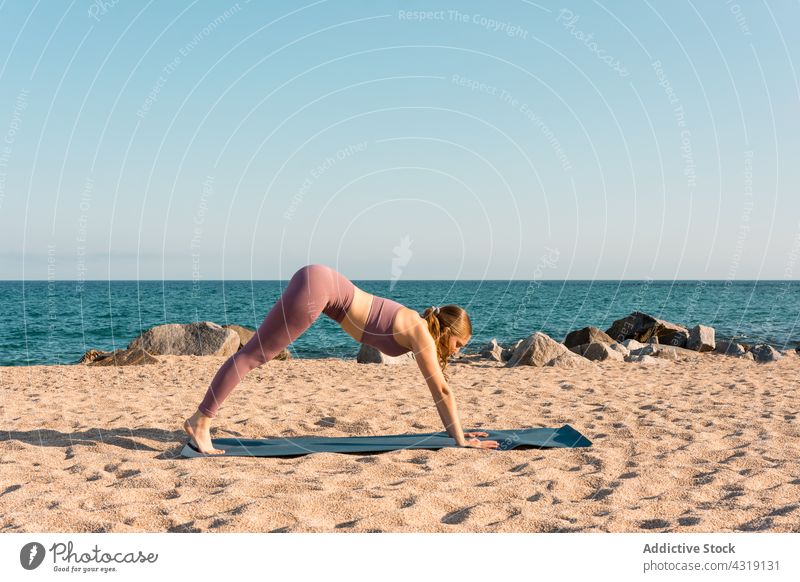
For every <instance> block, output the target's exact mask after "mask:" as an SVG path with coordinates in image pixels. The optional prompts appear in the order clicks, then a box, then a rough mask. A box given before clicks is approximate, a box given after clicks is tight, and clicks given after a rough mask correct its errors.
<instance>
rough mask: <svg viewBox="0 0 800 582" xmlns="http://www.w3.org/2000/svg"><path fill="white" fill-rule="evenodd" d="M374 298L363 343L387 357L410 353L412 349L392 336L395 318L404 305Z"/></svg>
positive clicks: (382, 298) (365, 326) (365, 327)
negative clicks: (402, 344)
mask: <svg viewBox="0 0 800 582" xmlns="http://www.w3.org/2000/svg"><path fill="white" fill-rule="evenodd" d="M373 297H374V299H373V300H372V306H371V307H370V310H369V315H368V316H367V322H366V324H365V325H364V334H363V335H362V336H361V343H363V344H367V345H368V346H372V347H373V348H377V349H378V350H380V351H381V352H382V353H384V354H386V355H387V356H400V355H402V354H405V353H406V352H410V351H411V349H410V348H406V347H403V346H401V345H400V344H399V343H397V341H396V340H395V339H394V336H393V335H392V324H393V323H394V318H395V317H396V316H397V312H398V311H400V309H402V307H403V305H402V304H400V303H398V302H397V301H392V300H391V299H386V298H385V297H378V296H377V295H374V296H373Z"/></svg>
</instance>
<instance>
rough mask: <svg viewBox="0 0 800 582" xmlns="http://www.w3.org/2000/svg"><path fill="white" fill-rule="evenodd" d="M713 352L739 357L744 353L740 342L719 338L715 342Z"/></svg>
mask: <svg viewBox="0 0 800 582" xmlns="http://www.w3.org/2000/svg"><path fill="white" fill-rule="evenodd" d="M714 353H717V354H724V355H726V356H736V357H737V358H741V357H742V356H743V355H744V354H745V349H744V346H743V345H742V344H737V343H736V342H729V341H726V340H719V341H717V342H716V347H715V348H714Z"/></svg>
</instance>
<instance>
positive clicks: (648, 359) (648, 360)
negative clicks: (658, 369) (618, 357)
mask: <svg viewBox="0 0 800 582" xmlns="http://www.w3.org/2000/svg"><path fill="white" fill-rule="evenodd" d="M625 361H626V362H632V363H634V364H646V365H656V366H658V365H664V364H666V363H667V362H666V361H665V360H659V359H658V358H654V357H653V356H647V355H643V356H637V355H634V354H631V355H630V356H628V357H627V358H625Z"/></svg>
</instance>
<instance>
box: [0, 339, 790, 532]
mask: <svg viewBox="0 0 800 582" xmlns="http://www.w3.org/2000/svg"><path fill="white" fill-rule="evenodd" d="M157 358H158V360H159V362H158V363H157V364H153V365H142V366H127V367H115V366H109V367H89V366H85V365H69V366H30V367H5V368H2V369H0V388H1V389H2V400H1V401H0V419H2V430H0V531H3V532H37V531H38V532H196V531H213V532H353V531H357V532H381V531H383V532H646V531H653V532H736V531H771V532H800V504H798V498H800V463H799V462H798V458H800V427H799V425H798V414H800V398H798V389H797V379H798V373H799V372H800V358H798V357H795V356H792V357H785V358H783V359H781V360H779V361H777V362H771V363H766V364H760V363H756V362H753V361H750V360H746V359H740V358H734V357H728V356H723V355H718V354H704V355H703V357H700V358H697V359H696V360H692V361H662V362H660V363H659V365H657V366H656V365H653V364H647V365H645V364H638V363H627V362H616V361H610V360H609V361H602V362H597V363H596V365H595V366H593V367H591V368H587V369H580V370H578V369H560V368H555V367H533V366H518V367H514V368H505V367H503V364H501V363H498V362H493V361H490V360H472V361H469V362H453V363H452V364H451V366H450V369H451V370H452V379H451V384H450V385H451V386H452V388H453V389H454V391H455V393H456V396H457V400H458V405H459V409H460V414H461V418H462V422H463V424H464V428H465V430H468V429H480V428H494V429H508V428H518V427H540V426H547V427H558V426H561V425H562V424H564V423H568V424H570V425H572V426H573V427H574V428H576V429H577V430H579V431H580V432H582V433H583V434H584V435H586V436H587V437H588V438H589V439H591V440H592V442H593V445H592V446H591V447H589V448H583V449H527V450H510V451H502V452H498V451H489V450H477V449H458V448H447V449H441V450H400V451H394V452H388V453H380V454H364V455H341V454H335V453H316V454H312V455H306V456H303V457H297V458H288V459H280V458H242V457H230V458H222V457H215V458H200V459H184V458H182V457H180V456H179V453H180V450H181V449H182V447H183V446H184V444H185V442H186V440H187V439H186V435H185V433H184V432H183V431H182V429H181V423H182V421H183V420H184V418H186V417H187V416H189V415H190V414H192V412H194V410H195V408H196V406H197V404H198V403H199V402H200V400H201V398H202V397H203V395H204V393H205V390H206V388H207V386H208V383H209V381H210V380H211V378H212V377H213V375H214V373H215V372H216V370H217V369H218V367H219V366H220V365H221V364H222V363H223V362H224V360H225V358H223V357H209V356H204V357H200V356H158V357H157ZM439 430H442V426H441V422H440V420H439V417H438V415H437V413H436V409H435V407H434V404H433V401H432V399H431V396H430V393H429V391H428V389H427V387H426V385H425V383H424V381H423V379H422V377H421V375H420V373H419V370H418V369H417V367H416V366H415V365H413V364H411V365H406V366H385V365H380V364H358V363H356V362H355V361H343V360H338V359H319V360H306V359H295V360H288V361H277V360H275V361H272V362H269V363H267V364H266V365H264V366H262V367H260V368H257V369H255V370H253V371H252V372H251V373H250V374H249V375H248V376H247V377H245V379H244V380H243V382H242V383H241V384H240V385H239V386H238V387H237V388H236V390H234V392H233V393H232V394H231V396H230V397H229V398H228V400H226V402H225V403H224V405H223V407H222V409H221V410H220V413H219V415H218V417H217V419H216V420H215V422H214V425H213V428H212V437H230V436H234V437H246V438H266V437H278V436H301V435H328V436H348V435H377V434H394V433H405V432H411V433H413V432H430V431H439Z"/></svg>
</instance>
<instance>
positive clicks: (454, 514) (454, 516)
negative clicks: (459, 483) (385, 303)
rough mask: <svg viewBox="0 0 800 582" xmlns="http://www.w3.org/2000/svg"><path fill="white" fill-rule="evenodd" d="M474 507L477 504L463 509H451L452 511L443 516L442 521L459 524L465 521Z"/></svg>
mask: <svg viewBox="0 0 800 582" xmlns="http://www.w3.org/2000/svg"><path fill="white" fill-rule="evenodd" d="M473 507H475V506H474V505H471V506H469V507H463V508H461V509H457V510H455V511H451V512H450V513H448V514H446V515H445V516H444V517H442V519H441V522H442V523H446V524H448V525H458V524H460V523H463V522H464V521H465V520H466V519H467V518H468V517H469V512H470V510H471V509H472V508H473Z"/></svg>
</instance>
